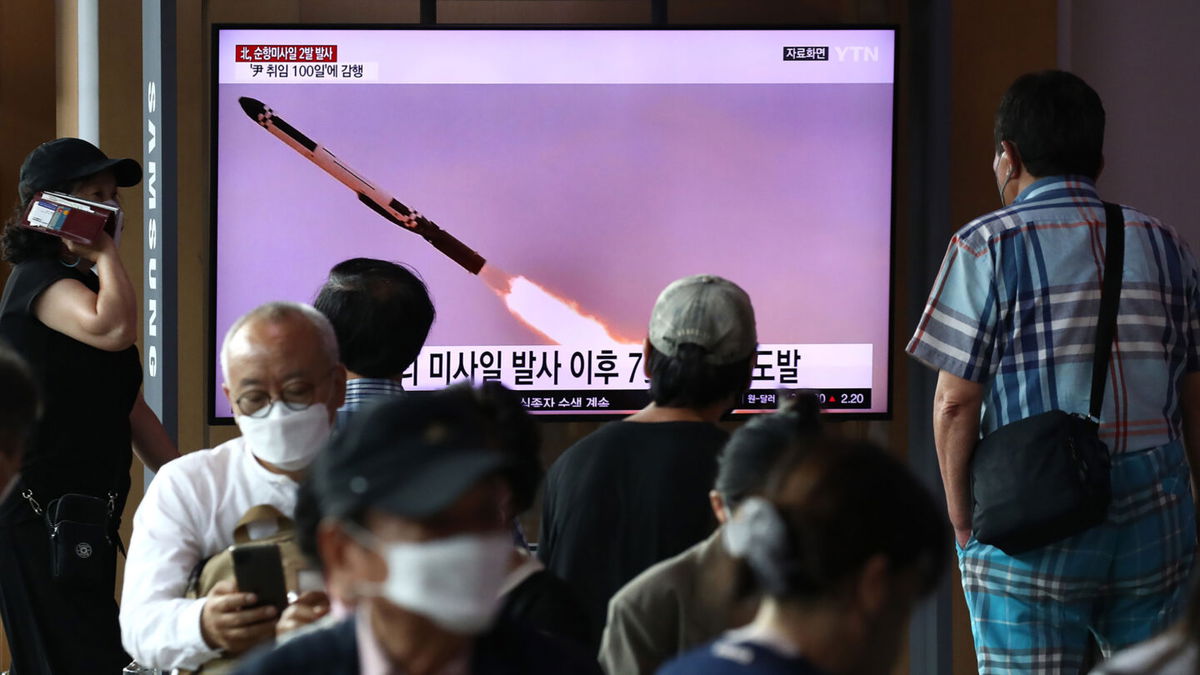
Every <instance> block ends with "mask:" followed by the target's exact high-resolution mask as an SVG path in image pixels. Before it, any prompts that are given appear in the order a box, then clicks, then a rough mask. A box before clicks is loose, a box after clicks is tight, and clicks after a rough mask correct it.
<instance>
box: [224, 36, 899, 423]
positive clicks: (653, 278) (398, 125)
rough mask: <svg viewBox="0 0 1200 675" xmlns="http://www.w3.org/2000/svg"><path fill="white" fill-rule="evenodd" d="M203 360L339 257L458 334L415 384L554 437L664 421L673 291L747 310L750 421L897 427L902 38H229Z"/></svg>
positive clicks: (435, 346) (422, 360)
mask: <svg viewBox="0 0 1200 675" xmlns="http://www.w3.org/2000/svg"><path fill="white" fill-rule="evenodd" d="M213 45H214V49H213V54H214V59H215V60H216V63H215V64H214V66H215V67H214V77H213V83H214V84H213V139H212V140H213V155H212V159H213V163H214V167H213V175H214V180H213V191H214V203H213V209H212V214H213V223H212V227H213V249H212V275H213V279H212V284H213V293H212V297H211V308H210V309H211V320H210V324H211V329H212V331H213V341H212V346H213V354H212V358H211V359H210V372H211V382H212V385H213V387H212V398H211V402H212V405H213V408H212V415H211V417H213V418H214V421H228V420H229V419H230V418H231V414H232V411H231V409H230V406H229V403H228V402H227V401H226V400H225V397H224V395H223V394H222V391H221V384H222V375H221V370H220V368H219V367H218V365H217V364H218V363H219V361H218V358H217V352H218V351H219V349H220V343H221V340H222V339H223V336H224V334H225V331H226V330H227V329H228V328H229V326H230V325H231V324H232V323H233V321H234V320H235V319H236V318H237V317H238V316H239V315H241V314H243V313H244V312H246V311H248V310H250V309H251V308H253V307H255V306H257V305H259V304H261V303H263V302H267V301H270V300H295V301H301V302H311V301H312V300H313V298H314V296H315V295H316V292H317V290H318V289H319V288H320V287H321V284H322V283H323V282H324V281H325V279H326V278H327V275H328V272H329V269H330V268H331V267H332V266H333V265H335V264H336V263H338V262H340V261H342V260H346V259H349V258H355V257H372V258H382V259H386V260H392V261H397V262H402V263H404V264H406V265H408V266H410V267H412V268H413V269H415V270H416V271H417V272H418V273H419V275H420V276H421V277H422V278H423V279H424V280H425V282H426V283H427V284H428V286H429V290H430V293H431V295H432V297H433V300H434V304H435V305H436V307H437V320H436V322H435V324H434V326H433V329H432V331H431V332H430V334H429V339H428V341H427V342H426V346H425V349H424V350H423V351H422V352H421V354H420V356H419V358H418V359H417V361H416V362H415V363H414V364H413V365H412V367H411V368H410V369H409V370H408V372H406V373H405V374H404V378H403V384H404V387H405V388H406V389H407V390H410V391H419V390H429V389H437V388H441V387H444V386H446V385H448V384H450V383H453V382H456V381H460V380H467V379H470V380H474V381H477V382H478V381H483V380H489V379H496V380H499V381H501V382H503V383H505V384H506V385H508V386H510V387H512V388H513V389H516V390H518V391H519V392H520V394H521V397H522V400H523V401H524V403H525V404H526V406H527V407H528V408H529V410H531V411H532V412H535V413H539V414H544V415H572V416H581V415H614V414H622V413H627V412H630V411H633V410H637V409H638V408H640V407H642V406H643V405H645V403H646V402H647V401H648V395H647V391H646V389H647V380H646V377H645V373H644V364H643V357H642V345H643V340H644V339H645V335H646V327H647V322H648V320H649V316H650V310H651V307H652V306H653V304H654V301H655V299H656V297H657V295H658V293H659V292H660V291H661V290H662V289H663V288H664V287H665V286H666V285H667V284H668V283H670V282H671V281H673V280H675V279H678V278H680V277H683V276H687V275H692V274H698V273H708V274H716V275H720V276H723V277H726V278H728V279H730V280H732V281H734V282H736V283H737V284H739V285H740V286H742V287H743V288H744V289H745V290H746V291H747V292H748V293H749V295H750V297H751V298H752V300H753V302H754V306H755V311H756V314H757V321H758V337H759V341H760V347H759V350H758V355H757V359H756V363H755V367H754V370H753V373H752V380H751V389H750V391H748V392H747V393H746V394H745V395H744V396H743V398H742V400H741V401H740V402H739V403H738V405H737V411H738V412H740V413H750V412H756V411H759V412H761V411H768V410H773V409H774V408H775V407H776V405H777V404H778V402H779V400H780V398H781V397H783V396H786V395H788V390H799V389H807V390H812V391H815V392H817V393H818V396H820V398H821V399H822V403H823V405H824V406H825V407H826V409H827V410H829V411H830V412H835V413H849V414H855V415H875V416H882V415H886V414H888V412H889V410H888V405H889V398H890V397H889V391H890V390H889V381H888V378H889V324H890V309H891V307H890V291H891V274H892V269H891V265H892V191H893V175H892V174H893V158H892V148H893V134H894V121H893V106H894V99H895V93H894V87H893V79H894V61H895V32H894V30H892V29H836V30H825V29H822V30H815V29H775V28H772V29H590V28H589V29H582V28H581V29H565V28H536V29H532V28H530V29H526V28H452V27H436V28H428V29H426V28H415V27H412V28H396V27H386V28H384V27H353V28H336V29H335V28H325V27H288V28H277V27H269V28H263V27H239V26H217V27H216V28H215V36H214V42H213Z"/></svg>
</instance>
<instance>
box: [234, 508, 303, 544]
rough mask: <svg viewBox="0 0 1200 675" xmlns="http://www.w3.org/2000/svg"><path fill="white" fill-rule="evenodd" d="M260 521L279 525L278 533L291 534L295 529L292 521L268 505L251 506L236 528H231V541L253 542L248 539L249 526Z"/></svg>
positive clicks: (240, 542)
mask: <svg viewBox="0 0 1200 675" xmlns="http://www.w3.org/2000/svg"><path fill="white" fill-rule="evenodd" d="M262 520H268V521H271V520H273V521H275V523H276V524H278V525H279V532H291V531H292V530H293V529H295V526H294V525H293V524H292V519H291V518H288V517H287V516H285V515H283V514H282V513H280V512H279V509H277V508H275V507H274V506H271V505H270V504H259V505H258V506H251V507H250V508H249V509H248V510H247V511H246V513H245V514H243V515H242V518H241V520H239V521H238V522H237V526H236V527H234V528H233V541H234V542H235V543H238V544H246V543H249V542H251V541H253V539H251V537H250V524H251V523H257V522H259V521H262Z"/></svg>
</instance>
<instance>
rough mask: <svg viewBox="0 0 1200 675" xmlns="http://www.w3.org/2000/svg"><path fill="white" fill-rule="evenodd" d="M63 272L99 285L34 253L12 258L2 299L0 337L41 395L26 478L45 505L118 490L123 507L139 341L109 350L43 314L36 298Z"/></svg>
mask: <svg viewBox="0 0 1200 675" xmlns="http://www.w3.org/2000/svg"><path fill="white" fill-rule="evenodd" d="M61 279H76V280H78V281H79V282H81V283H82V284H83V285H85V286H87V287H88V288H90V289H91V290H92V291H99V289H100V281H99V279H97V278H96V275H95V274H93V273H92V272H90V271H88V270H85V269H82V268H80V269H75V268H71V267H67V266H65V265H63V264H62V263H60V262H59V261H58V260H57V259H42V260H30V261H26V262H23V263H20V264H18V265H14V266H13V269H12V274H11V275H10V276H9V277H8V283H7V284H6V285H5V286H4V296H3V298H2V299H0V339H3V340H5V341H7V342H8V343H9V344H10V345H11V346H12V348H13V349H15V350H16V351H17V352H18V353H19V354H20V355H21V356H23V357H24V358H25V360H26V361H27V362H28V363H29V365H30V367H31V368H32V370H33V373H34V377H35V379H36V380H37V383H38V387H39V389H40V391H41V395H42V418H41V420H40V421H39V422H38V424H37V425H36V426H35V427H34V432H33V436H32V437H31V438H30V440H29V443H28V444H27V445H26V447H25V459H24V461H23V462H22V464H21V473H22V482H23V484H24V486H25V487H28V488H31V489H32V490H33V492H34V497H35V498H36V499H37V500H38V502H40V503H41V505H42V506H43V507H45V506H46V505H47V504H48V503H49V501H50V500H52V499H54V498H56V497H58V496H60V495H63V494H66V493H69V492H74V493H80V494H88V495H92V496H95V497H104V496H105V495H107V494H108V493H109V492H114V491H115V492H116V493H117V495H118V499H119V503H118V504H117V512H118V513H120V509H121V508H122V506H123V505H124V502H125V497H126V495H127V494H128V493H129V464H130V461H131V459H132V450H131V446H130V432H129V413H130V411H131V410H132V409H133V404H134V402H135V401H136V400H137V394H138V391H139V389H140V388H141V386H142V366H141V362H140V359H139V357H138V351H137V348H136V347H129V348H128V349H125V350H122V351H119V352H108V351H104V350H102V349H97V348H95V347H92V346H89V345H86V344H84V343H82V342H80V341H78V340H76V339H74V338H72V337H69V336H68V335H66V334H64V333H60V332H58V331H56V330H54V329H52V328H49V327H48V326H46V325H45V324H44V323H42V322H41V321H38V319H37V317H36V316H34V313H33V305H34V301H35V300H37V298H38V297H39V296H40V295H41V294H42V292H44V291H45V290H46V289H47V288H49V287H50V286H51V285H52V284H54V283H55V282H57V281H59V280H61ZM6 511H11V509H6Z"/></svg>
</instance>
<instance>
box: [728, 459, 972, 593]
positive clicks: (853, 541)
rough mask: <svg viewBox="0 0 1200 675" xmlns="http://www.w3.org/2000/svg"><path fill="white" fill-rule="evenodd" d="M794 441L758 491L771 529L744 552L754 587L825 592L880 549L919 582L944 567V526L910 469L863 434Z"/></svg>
mask: <svg viewBox="0 0 1200 675" xmlns="http://www.w3.org/2000/svg"><path fill="white" fill-rule="evenodd" d="M802 445H803V446H804V447H799V448H795V449H793V450H792V451H790V452H789V454H788V455H787V456H786V457H785V458H784V459H783V460H782V462H781V463H780V464H779V465H778V466H777V467H776V468H775V470H774V471H772V474H771V479H770V483H769V485H768V487H767V490H766V494H765V497H766V500H767V501H768V502H769V503H770V505H771V507H772V508H773V509H774V512H775V513H776V514H777V515H778V521H777V522H781V524H782V527H781V528H779V530H780V531H778V532H777V534H776V535H775V536H774V537H768V538H770V539H772V541H769V542H767V541H765V540H757V539H756V540H754V545H753V546H752V548H751V552H750V553H749V554H748V555H746V556H745V560H746V561H747V565H748V567H749V568H750V571H751V572H752V573H753V576H754V578H755V579H756V580H757V581H758V583H759V586H760V587H761V588H762V589H763V590H764V591H765V592H767V594H769V595H771V596H773V597H777V598H780V599H783V600H798V601H812V600H819V599H822V598H829V597H833V596H836V595H837V594H839V593H841V592H843V591H844V588H845V583H846V582H847V581H849V580H851V579H853V578H854V577H855V576H856V575H857V574H859V573H860V572H861V570H862V568H863V565H865V564H866V563H867V561H868V560H869V559H870V558H871V557H873V556H875V555H878V554H882V555H883V556H885V557H886V558H887V560H888V562H889V566H890V568H891V569H892V570H893V571H900V570H904V569H910V568H912V567H914V566H915V567H916V569H917V570H918V571H919V573H920V575H921V579H920V580H921V584H922V589H923V590H924V591H925V592H928V591H930V590H932V589H933V588H934V587H935V586H936V585H937V582H938V580H939V579H940V578H941V576H942V574H943V573H944V571H945V567H946V562H947V558H948V556H949V544H948V542H949V537H950V534H949V529H948V528H947V525H946V519H945V516H944V515H943V514H942V512H941V510H940V509H939V508H938V506H937V503H936V502H935V501H934V499H933V497H932V496H931V495H930V494H929V491H928V490H926V489H925V487H924V486H922V485H921V483H920V482H919V481H918V480H917V478H916V477H915V476H914V475H913V474H912V472H910V471H909V470H908V468H907V467H906V466H904V464H902V463H901V462H899V461H898V460H896V459H895V458H893V457H891V456H890V455H888V454H887V453H886V452H884V451H883V450H882V449H880V448H878V447H876V446H874V445H872V444H870V443H865V442H848V441H839V440H833V439H828V438H813V439H811V440H810V441H809V442H807V443H803V444H802ZM745 509H746V507H743V510H742V511H741V512H739V515H738V517H739V518H740V517H742V514H743V513H744V512H745ZM764 550H766V551H768V552H769V553H768V555H762V553H763V551H764Z"/></svg>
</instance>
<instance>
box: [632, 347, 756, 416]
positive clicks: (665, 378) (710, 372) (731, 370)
mask: <svg viewBox="0 0 1200 675" xmlns="http://www.w3.org/2000/svg"><path fill="white" fill-rule="evenodd" d="M707 353H708V352H707V351H706V350H705V349H704V348H703V347H701V346H699V345H695V344H692V343H690V342H685V343H683V344H681V345H679V348H678V350H677V353H676V354H675V356H667V355H665V354H663V353H662V352H660V351H658V350H657V349H655V348H654V347H653V346H651V347H650V355H649V360H648V361H647V362H646V365H647V370H648V371H649V372H650V398H651V399H652V400H653V401H654V402H655V403H656V404H657V405H660V406H664V407H669V408H704V407H706V406H710V405H712V404H714V403H717V402H719V401H722V400H724V399H727V398H730V397H732V396H736V395H738V394H740V393H742V392H743V391H745V390H746V387H748V386H749V385H750V365H751V362H752V361H753V359H754V353H753V352H752V353H751V354H750V355H749V356H747V357H746V358H745V359H743V360H741V361H735V362H733V363H730V364H726V365H723V366H714V365H712V364H710V363H705V361H704V355H705V354H707Z"/></svg>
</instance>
